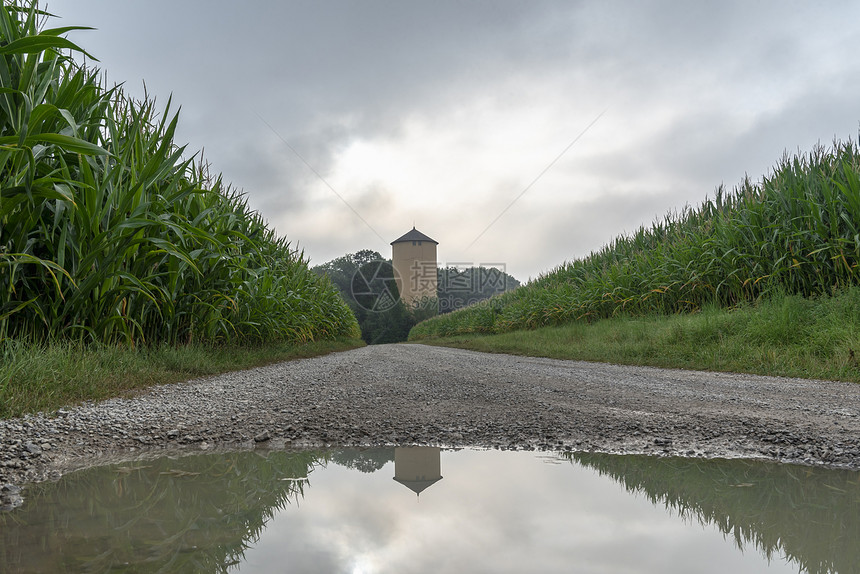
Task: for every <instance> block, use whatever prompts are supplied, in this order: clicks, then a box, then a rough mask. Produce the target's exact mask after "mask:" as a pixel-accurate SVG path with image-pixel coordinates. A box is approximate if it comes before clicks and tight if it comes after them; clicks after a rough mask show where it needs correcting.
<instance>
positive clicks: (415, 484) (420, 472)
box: [394, 446, 442, 494]
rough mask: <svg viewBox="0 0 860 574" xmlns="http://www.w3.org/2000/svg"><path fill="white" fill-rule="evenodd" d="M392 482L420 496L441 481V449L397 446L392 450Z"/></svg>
mask: <svg viewBox="0 0 860 574" xmlns="http://www.w3.org/2000/svg"><path fill="white" fill-rule="evenodd" d="M394 480H396V481H397V482H399V483H400V484H402V485H404V486H405V487H407V488H408V489H410V490H412V491H413V492H415V494H421V491H423V490H424V489H425V488H427V487H428V486H432V485H433V484H436V483H437V482H439V481H440V480H442V462H441V449H440V448H439V447H435V446H405V447H401V446H398V447H396V448H395V449H394Z"/></svg>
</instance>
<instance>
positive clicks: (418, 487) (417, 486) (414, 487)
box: [394, 476, 442, 494]
mask: <svg viewBox="0 0 860 574" xmlns="http://www.w3.org/2000/svg"><path fill="white" fill-rule="evenodd" d="M394 480H396V481H397V482H399V483H400V484H402V485H403V486H405V487H406V488H408V489H409V490H411V491H412V492H414V493H415V494H421V493H422V492H423V491H424V489H426V488H428V487H431V486H433V485H434V484H436V483H437V482H439V481H440V480H442V477H441V476H440V477H439V478H434V479H432V480H404V479H402V478H397V477H396V476H395V477H394Z"/></svg>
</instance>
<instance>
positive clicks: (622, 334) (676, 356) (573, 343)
mask: <svg viewBox="0 0 860 574" xmlns="http://www.w3.org/2000/svg"><path fill="white" fill-rule="evenodd" d="M421 342H422V343H429V344H433V345H444V346H448V347H459V348H462V349H472V350H475V351H483V352H488V353H510V354H513V355H528V356H535V357H551V358H555V359H574V360H582V361H601V362H606V363H619V364H626V365H648V366H652V367H669V368H684V369H697V370H709V371H724V372H740V373H755V374H759V375H778V376H786V377H802V378H809V379H826V380H842V381H853V382H860V363H858V361H860V288H858V287H852V288H850V289H848V290H847V291H845V292H842V293H839V294H837V295H836V296H835V297H831V296H825V297H815V298H804V297H800V296H797V295H774V296H772V297H769V298H767V299H765V300H762V301H760V302H759V303H757V304H743V305H740V306H738V307H735V308H733V309H721V308H719V307H717V306H714V305H707V306H705V308H703V309H701V310H700V311H697V312H694V313H683V314H681V313H678V314H674V315H649V316H642V317H633V316H623V317H612V318H609V319H603V320H601V321H597V322H595V323H591V324H589V323H586V322H583V321H574V322H571V323H568V324H566V325H557V326H552V327H541V328H539V329H535V330H533V331H525V330H520V331H510V332H507V333H501V334H497V335H481V334H475V335H452V336H449V337H439V338H432V339H423V340H422V341H421Z"/></svg>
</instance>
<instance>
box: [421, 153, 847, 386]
mask: <svg viewBox="0 0 860 574" xmlns="http://www.w3.org/2000/svg"><path fill="white" fill-rule="evenodd" d="M858 264H860V151H858V147H857V144H856V142H853V141H848V142H838V141H837V142H835V143H834V144H833V146H831V147H829V148H828V147H821V146H820V147H817V148H816V149H814V150H812V151H811V152H809V153H802V154H797V155H795V156H793V157H790V156H788V155H786V156H785V157H783V158H782V160H781V161H780V162H779V163H778V164H777V165H776V167H775V168H774V170H773V173H772V174H770V175H769V176H767V177H764V178H763V179H762V180H761V182H759V183H753V182H752V181H750V180H749V179H746V180H745V181H743V182H742V183H741V184H740V185H739V186H738V187H736V188H735V189H734V190H733V191H732V192H730V193H727V192H726V191H725V190H724V189H723V188H722V187H720V188H718V189H717V191H716V194H715V197H714V198H713V199H706V200H705V202H704V203H703V204H702V205H701V206H700V207H699V208H698V209H690V208H685V209H684V210H682V211H681V212H679V213H673V214H669V215H667V216H666V217H665V218H664V219H663V220H661V221H657V222H655V223H654V224H653V225H652V226H651V227H650V228H644V227H643V228H640V229H639V230H638V231H637V232H636V233H634V234H632V235H630V236H624V237H619V238H617V239H616V240H614V241H613V242H611V243H610V244H609V245H607V246H606V247H604V248H603V249H601V250H600V251H598V252H595V253H592V254H591V255H589V256H588V257H585V258H583V259H579V260H575V261H572V262H569V263H565V264H563V265H561V266H560V267H558V268H557V269H555V270H553V271H551V272H549V273H547V274H545V275H542V276H541V277H539V278H538V279H536V280H535V281H532V282H531V283H529V284H527V285H525V286H523V287H520V288H519V289H517V290H515V291H512V292H509V293H505V294H502V295H500V296H497V297H493V298H491V299H490V300H488V301H485V302H483V303H481V304H478V305H474V306H471V307H468V308H465V309H462V310H459V311H455V312H453V313H450V314H447V315H440V316H438V317H434V318H432V319H430V320H428V321H424V322H423V323H421V324H419V325H417V326H416V327H414V328H413V329H412V331H411V332H410V340H411V341H431V340H433V339H437V338H440V337H454V338H456V340H459V341H460V344H465V343H464V342H463V341H464V340H463V337H464V336H467V337H468V338H473V339H474V336H475V335H498V334H503V333H509V335H508V336H506V337H503V338H495V337H493V338H491V340H492V341H497V342H498V347H496V349H497V350H501V349H502V348H506V349H507V351H509V352H522V353H527V354H547V355H551V353H550V351H548V350H547V351H543V352H540V349H541V348H542V347H543V346H544V345H545V344H546V342H544V343H540V342H538V341H539V340H540V337H543V336H549V335H548V334H549V333H556V334H557V336H558V337H561V338H562V339H564V336H563V335H561V333H562V332H568V333H571V335H570V339H569V341H568V343H567V345H568V346H571V347H572V346H574V345H576V346H577V347H580V348H582V347H584V346H587V345H589V343H588V342H587V341H589V340H591V339H592V338H595V337H598V335H597V333H598V332H600V331H602V330H606V334H605V335H604V337H606V338H608V339H612V338H613V335H611V332H612V331H613V330H614V329H616V328H620V327H619V326H620V325H625V327H624V328H621V331H619V333H618V334H617V335H615V336H614V338H617V339H625V338H630V339H635V338H636V337H637V335H635V333H636V332H637V331H638V332H639V335H638V336H639V338H640V339H641V344H640V345H639V346H638V349H639V350H637V351H632V350H629V349H628V350H627V351H623V352H622V351H621V350H620V348H615V349H613V350H611V351H610V350H609V349H610V347H607V349H606V350H605V351H601V352H598V353H597V354H596V355H594V356H586V353H585V351H581V350H579V349H570V350H569V351H566V352H562V351H561V350H559V351H557V353H558V354H552V356H562V355H566V356H569V357H573V356H576V357H578V358H593V359H598V360H610V361H619V362H623V361H625V360H626V361H629V362H634V363H640V362H642V363H647V364H662V365H667V366H682V365H683V366H691V367H694V368H720V367H716V366H714V365H715V363H714V362H713V361H708V360H703V358H702V357H696V358H693V357H694V356H695V354H696V352H698V351H701V350H702V349H701V347H702V346H703V341H702V340H701V338H698V337H690V338H689V339H688V340H678V341H676V342H675V343H672V344H669V345H668V346H667V345H666V344H662V346H661V344H658V339H659V338H660V336H659V335H658V334H657V333H658V330H659V326H660V325H666V326H668V325H675V326H671V327H667V329H668V332H669V334H668V335H666V337H668V339H667V341H668V340H670V339H671V333H672V332H678V331H679V330H680V331H683V327H682V325H684V324H686V323H685V322H691V321H696V320H700V319H701V320H703V321H705V322H707V321H711V322H713V321H714V320H716V319H715V317H716V316H717V315H715V314H719V316H721V317H725V319H719V320H720V321H726V322H729V321H733V320H735V319H734V318H733V316H734V317H738V320H740V321H742V322H746V321H750V322H752V323H755V324H757V325H758V326H757V327H754V328H755V329H759V330H760V329H764V330H765V332H763V334H762V337H760V340H759V339H755V338H754V339H753V340H750V341H748V342H747V343H746V344H747V345H755V346H757V348H753V349H749V350H748V351H749V352H750V353H752V354H756V353H758V352H759V351H760V352H762V353H765V354H767V353H776V354H782V353H784V352H785V351H786V349H785V348H784V347H783V346H781V343H780V344H777V345H776V346H773V347H769V346H768V344H767V340H768V339H769V338H770V337H767V336H765V335H766V334H767V333H766V331H767V329H770V328H773V329H776V331H774V333H773V337H772V338H773V339H774V340H777V341H778V340H780V337H782V336H783V335H785V336H789V335H790V340H791V341H792V342H794V343H796V344H797V346H798V348H799V349H800V348H802V347H806V348H807V350H806V351H803V352H802V353H801V354H804V353H805V354H809V355H816V356H820V357H821V358H823V359H826V360H827V361H830V360H831V359H832V360H833V361H834V362H835V363H837V364H838V363H840V361H843V362H845V365H846V366H845V369H847V370H843V369H842V367H839V368H837V369H836V371H835V372H836V373H843V374H841V375H838V376H836V377H835V378H849V379H851V380H856V377H857V374H856V371H855V370H856V364H855V363H854V362H853V357H854V351H855V350H856V349H857V346H856V345H857V327H858V323H859V322H860V314H858V311H857V308H856V306H855V305H854V304H853V303H851V302H852V301H854V300H855V299H856V293H855V290H854V288H855V287H856V286H857V285H860V266H858ZM828 298H835V299H836V300H835V301H834V302H833V305H834V306H836V307H838V306H839V305H841V304H842V303H841V301H848V303H846V305H847V307H846V308H847V309H850V310H851V311H850V312H849V311H846V313H848V314H847V315H846V316H845V317H836V316H834V315H832V314H830V315H828V316H829V317H830V319H831V320H833V321H836V319H840V320H839V321H837V322H836V325H837V327H835V329H827V328H825V327H826V325H824V324H820V323H819V327H820V328H821V329H824V332H826V333H829V335H828V336H831V337H833V340H832V341H831V342H830V344H829V346H824V347H822V346H817V343H816V344H812V341H813V340H814V339H804V338H802V337H806V336H811V333H810V332H809V330H808V329H807V325H806V324H805V323H803V322H802V321H801V322H800V323H795V322H793V321H794V318H797V319H798V320H800V319H799V317H800V315H797V314H795V315H796V317H795V316H794V315H792V313H789V314H788V318H787V319H786V320H785V321H783V322H779V323H778V324H773V323H772V322H771V321H770V320H768V319H766V318H764V317H763V318H762V319H761V320H755V319H753V318H752V316H754V315H755V314H756V313H758V312H759V311H761V312H762V313H765V312H766V311H765V310H766V309H767V308H768V305H770V306H771V307H772V308H775V309H782V308H787V309H799V308H816V306H821V305H823V306H825V307H826V306H827V305H829V303H827V301H826V300H827V299H828ZM809 306H812V307H809ZM818 312H819V311H815V313H818ZM820 312H824V311H820ZM685 314H694V315H693V316H691V317H689V318H687V317H679V315H685ZM696 316H698V317H699V319H697V318H696ZM743 317H747V318H743ZM608 319H613V321H612V322H610V323H605V321H606V320H608ZM601 323H603V325H601ZM690 324H692V323H690ZM727 324H728V323H727ZM561 325H564V326H565V327H564V329H560V330H558V331H553V330H547V331H545V332H542V333H543V334H536V333H524V332H522V331H530V330H534V329H538V328H542V327H553V326H561ZM638 325H642V326H641V327H640V326H638ZM777 325H778V326H779V329H777ZM630 329H632V333H634V334H630V333H631V331H630ZM696 329H697V328H694V331H695V330H696ZM733 329H734V327H732V328H730V329H729V328H727V329H725V331H726V333H725V334H728V331H729V330H733ZM518 333H519V334H518ZM573 333H580V335H576V336H574V335H572V334H573ZM625 333H628V334H625ZM712 333H717V334H718V333H720V330H719V329H718V330H716V331H713V332H712ZM801 334H802V335H801ZM553 336H556V335H553ZM720 337H721V339H720V340H725V337H723V335H720ZM799 337H801V338H799ZM448 340H449V341H450V339H448ZM515 340H520V341H521V346H520V350H519V351H517V350H515V349H514V348H513V346H512V343H511V342H512V341H515ZM475 341H477V339H475ZM503 341H504V342H503ZM574 341H576V342H575V343H574ZM470 344H474V345H479V346H481V347H489V346H490V345H495V344H496V343H493V342H491V341H490V340H488V341H486V342H483V343H477V342H475V343H470ZM737 344H738V345H739V347H738V348H737V349H732V348H723V350H722V351H720V353H719V354H722V355H724V356H725V355H727V354H734V353H736V352H741V351H742V350H743V349H742V348H741V347H743V346H744V342H743V340H742V339H739V340H738V341H737ZM676 345H677V348H675V346H676ZM684 346H691V347H697V348H691V349H684V348H682V347H684ZM474 348H478V347H474ZM529 348H532V349H531V350H529ZM648 349H650V350H648ZM713 350H714V349H712V351H713ZM679 354H682V355H683V354H685V355H689V357H690V359H689V360H687V359H685V360H684V361H683V362H682V364H679V363H676V362H674V359H671V358H670V357H673V356H677V355H679ZM625 356H627V357H628V358H627V359H625V358H624V357H625ZM633 356H635V357H636V358H633ZM649 356H650V357H651V358H648V357H649ZM601 357H602V358H601ZM646 359H647V360H646ZM749 360H750V361H752V363H743V364H742V361H741V360H739V361H738V362H735V363H732V365H733V366H726V367H725V369H727V370H734V369H736V370H747V371H750V370H751V371H753V372H768V373H771V372H775V371H773V370H771V366H768V365H771V363H772V362H771V361H767V360H762V361H759V364H760V366H755V362H756V361H755V360H754V359H752V358H750V359H749ZM791 361H792V359H789V362H791ZM816 369H817V368H815V369H812V370H813V371H815V372H822V373H824V372H827V373H831V375H826V376H828V377H831V376H832V373H834V371H832V370H826V371H818V370H816ZM805 370H806V367H798V368H793V367H792V368H788V369H787V370H781V368H780V369H777V371H778V372H782V373H786V374H787V373H788V372H791V373H796V374H800V373H802V372H804V371H805Z"/></svg>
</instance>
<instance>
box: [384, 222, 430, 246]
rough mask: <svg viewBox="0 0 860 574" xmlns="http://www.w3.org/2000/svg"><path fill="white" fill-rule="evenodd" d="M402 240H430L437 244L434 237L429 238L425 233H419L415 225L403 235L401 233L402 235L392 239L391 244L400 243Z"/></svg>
mask: <svg viewBox="0 0 860 574" xmlns="http://www.w3.org/2000/svg"><path fill="white" fill-rule="evenodd" d="M404 241H430V242H432V243H435V244H436V245H439V242H438V241H436V240H434V239H430V238H429V237H427V236H426V235H424V234H423V233H421V232H420V231H418V230H417V229H415V226H413V227H412V230H411V231H409V232H408V233H406V234H405V235H403V236H402V237H400V238H398V239H395V240H394V241H392V242H391V245H394V244H395V243H401V242H404Z"/></svg>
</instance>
